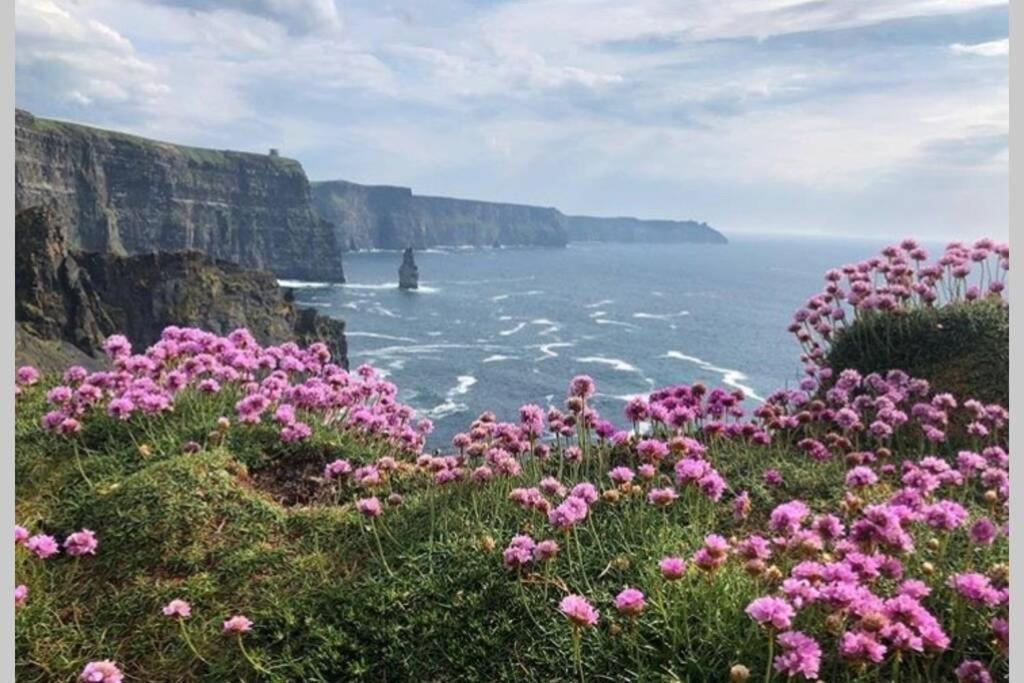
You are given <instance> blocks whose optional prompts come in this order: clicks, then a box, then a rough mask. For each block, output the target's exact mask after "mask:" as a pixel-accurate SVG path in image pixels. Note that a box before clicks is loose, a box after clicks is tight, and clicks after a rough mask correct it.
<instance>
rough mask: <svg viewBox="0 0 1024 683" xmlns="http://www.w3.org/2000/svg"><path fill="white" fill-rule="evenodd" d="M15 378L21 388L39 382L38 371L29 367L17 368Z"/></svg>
mask: <svg viewBox="0 0 1024 683" xmlns="http://www.w3.org/2000/svg"><path fill="white" fill-rule="evenodd" d="M15 378H16V380H17V382H18V384H20V385H21V386H23V387H30V386H32V385H33V384H35V383H36V382H38V381H39V371H38V370H36V369H35V368H34V367H32V366H31V365H23V366H21V367H20V368H18V370H17V372H16V373H15Z"/></svg>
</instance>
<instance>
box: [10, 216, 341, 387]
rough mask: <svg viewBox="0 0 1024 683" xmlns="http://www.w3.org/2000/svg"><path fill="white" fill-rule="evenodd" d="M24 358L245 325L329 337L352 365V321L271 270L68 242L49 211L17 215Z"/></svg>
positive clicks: (94, 357)
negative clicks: (307, 299) (170, 330)
mask: <svg viewBox="0 0 1024 683" xmlns="http://www.w3.org/2000/svg"><path fill="white" fill-rule="evenodd" d="M16 249H17V255H18V258H17V265H16V271H15V272H16V274H15V297H16V298H15V301H16V303H15V320H16V331H17V360H18V362H19V363H33V364H38V365H40V366H42V367H43V368H44V369H48V368H57V367H60V366H66V365H67V364H68V363H69V362H78V363H84V364H86V365H92V366H96V365H98V364H100V363H101V362H102V351H101V349H102V343H103V340H104V339H105V338H106V336H107V335H110V334H113V333H121V334H125V335H126V336H127V337H128V338H129V339H130V340H131V341H132V343H133V344H135V345H136V347H137V348H143V347H145V346H146V345H148V344H151V343H153V342H154V341H156V340H157V339H158V338H159V337H160V332H161V331H162V330H163V329H164V328H165V327H167V326H169V325H179V326H196V327H201V328H203V329H206V330H209V331H211V332H216V333H218V334H226V333H227V332H230V331H231V330H234V329H236V328H239V327H245V328H248V329H249V330H250V331H251V332H252V333H253V335H254V336H255V337H256V338H257V340H258V341H260V342H261V343H264V344H266V343H279V342H283V341H288V340H295V341H298V342H301V343H304V344H308V343H311V342H314V341H323V342H325V343H326V344H327V345H328V346H329V347H330V350H331V354H332V356H333V357H334V358H335V359H336V360H337V361H338V362H339V363H342V364H346V363H347V358H346V344H345V323H344V322H343V321H341V320H334V319H331V318H327V317H325V316H322V315H319V314H317V312H316V311H314V310H312V309H303V308H297V307H296V306H295V305H294V304H293V303H292V302H291V301H290V300H289V299H288V297H286V296H285V293H284V292H282V290H281V289H280V287H278V285H277V281H276V279H275V277H274V275H273V274H271V273H268V272H265V271H257V270H250V269H246V268H243V267H241V266H238V265H236V264H234V263H230V262H227V261H215V260H213V259H210V258H209V257H207V256H205V255H203V254H201V253H199V252H195V251H190V252H162V253H157V254H141V255H137V256H118V255H115V254H110V253H91V252H83V251H75V250H71V249H69V248H68V245H67V241H66V239H65V237H64V234H63V231H62V229H61V225H60V223H59V216H58V215H57V214H56V212H55V211H53V210H52V209H47V208H40V207H37V208H33V209H28V210H26V211H22V212H20V213H19V214H18V216H17V220H16Z"/></svg>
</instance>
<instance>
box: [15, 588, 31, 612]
mask: <svg viewBox="0 0 1024 683" xmlns="http://www.w3.org/2000/svg"><path fill="white" fill-rule="evenodd" d="M26 600H28V586H26V585H25V584H19V585H17V586H15V587H14V607H15V609H17V608H18V607H24V606H25V601H26Z"/></svg>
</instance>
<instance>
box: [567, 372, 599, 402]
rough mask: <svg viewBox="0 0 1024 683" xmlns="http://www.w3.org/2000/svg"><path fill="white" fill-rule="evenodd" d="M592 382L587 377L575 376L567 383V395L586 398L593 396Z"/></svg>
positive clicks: (593, 387)
mask: <svg viewBox="0 0 1024 683" xmlns="http://www.w3.org/2000/svg"><path fill="white" fill-rule="evenodd" d="M594 390H595V385H594V380H593V379H591V378H590V377H589V376H587V375H577V376H576V377H573V378H572V381H571V382H570V383H569V395H570V396H578V397H579V398H587V397H588V396H592V395H593V394H594Z"/></svg>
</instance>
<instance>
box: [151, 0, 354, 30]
mask: <svg viewBox="0 0 1024 683" xmlns="http://www.w3.org/2000/svg"><path fill="white" fill-rule="evenodd" d="M145 1H146V2H151V3H154V4H160V5H166V6H168V7H177V8H180V9H185V10H191V11H195V12H203V13H217V12H223V11H225V10H228V11H234V12H240V13H244V14H250V15H253V16H257V17H264V18H266V19H269V20H271V21H274V22H278V23H280V24H281V25H283V26H285V27H286V28H287V29H288V31H289V32H291V33H296V34H302V33H315V32H320V31H333V30H337V29H340V28H341V25H342V24H341V14H340V13H339V12H338V7H337V5H336V4H335V2H334V0H145Z"/></svg>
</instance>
